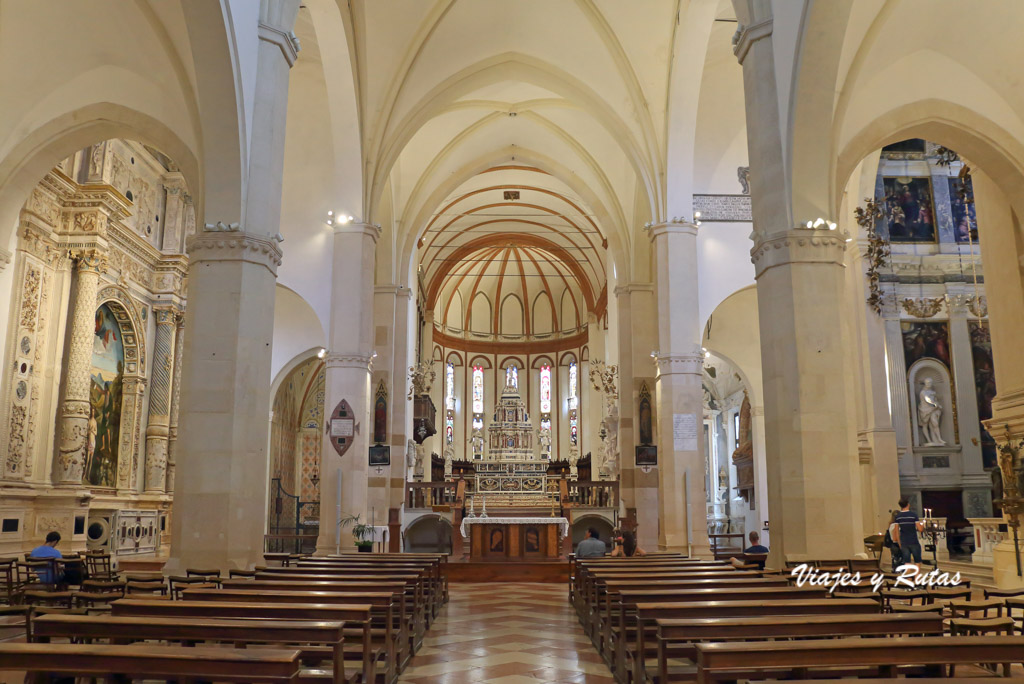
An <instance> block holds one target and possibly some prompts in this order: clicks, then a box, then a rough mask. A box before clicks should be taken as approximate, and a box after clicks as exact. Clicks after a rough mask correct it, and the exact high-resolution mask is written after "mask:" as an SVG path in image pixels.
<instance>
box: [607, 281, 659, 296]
mask: <svg viewBox="0 0 1024 684" xmlns="http://www.w3.org/2000/svg"><path fill="white" fill-rule="evenodd" d="M634 292H654V283H626V284H624V285H616V286H615V288H614V289H613V290H612V294H614V295H615V296H616V297H621V296H623V295H630V294H633V293H634Z"/></svg>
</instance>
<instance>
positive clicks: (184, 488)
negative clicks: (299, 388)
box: [164, 0, 299, 573]
mask: <svg viewBox="0 0 1024 684" xmlns="http://www.w3.org/2000/svg"><path fill="white" fill-rule="evenodd" d="M298 9H299V2H298V0H276V1H274V2H271V1H270V0H261V2H260V15H259V25H258V37H259V44H258V47H257V49H258V53H257V62H256V63H257V73H256V78H255V81H254V86H255V88H254V91H255V94H254V100H253V106H252V119H251V126H250V128H249V131H248V132H247V133H248V138H247V144H248V163H247V166H246V168H245V170H244V171H245V177H244V179H243V183H244V185H245V187H244V188H242V192H241V196H242V197H244V198H245V200H244V202H245V204H244V207H242V214H241V220H239V219H238V218H236V217H234V216H228V217H220V216H209V215H207V216H206V217H205V220H204V221H203V222H202V224H203V226H204V227H203V228H201V229H200V230H199V231H197V232H196V233H195V234H194V235H192V236H191V237H190V238H189V239H188V240H187V248H188V254H189V270H188V308H187V309H186V314H185V316H186V320H185V327H186V328H187V329H188V331H189V334H188V335H187V336H186V338H185V344H184V349H183V358H182V374H181V413H180V431H179V435H178V440H177V447H178V448H177V450H176V451H177V453H176V472H175V480H176V481H175V500H174V515H175V520H174V525H172V531H171V533H172V534H171V557H170V559H169V560H168V563H167V565H166V566H165V567H164V569H165V570H166V571H168V572H172V573H174V572H177V573H180V572H181V571H183V570H184V569H185V568H188V567H217V568H221V569H222V570H224V569H228V568H239V567H251V566H252V565H254V564H255V563H258V562H262V560H263V544H264V542H263V534H264V531H265V529H266V521H267V486H268V478H267V461H268V457H269V455H268V452H267V445H268V438H267V432H268V425H267V419H266V416H267V412H268V411H269V408H270V381H271V378H270V363H271V352H272V348H271V347H272V343H273V334H274V295H275V288H276V284H277V268H278V267H279V266H280V265H281V250H280V248H279V247H278V240H277V239H275V236H276V235H277V234H278V233H279V232H280V222H281V179H282V175H283V170H284V135H285V119H286V114H287V107H286V105H287V101H288V76H289V69H290V68H291V66H292V64H294V62H295V59H296V53H297V50H298V44H297V41H296V40H295V39H294V35H293V34H292V33H291V27H292V26H293V24H294V22H295V16H296V14H297V13H298ZM218 180H219V179H208V186H209V184H213V186H215V185H216V183H217V182H218ZM186 204H187V202H186ZM187 211H188V209H187V207H186V212H187ZM186 218H187V217H186ZM186 223H187V221H186Z"/></svg>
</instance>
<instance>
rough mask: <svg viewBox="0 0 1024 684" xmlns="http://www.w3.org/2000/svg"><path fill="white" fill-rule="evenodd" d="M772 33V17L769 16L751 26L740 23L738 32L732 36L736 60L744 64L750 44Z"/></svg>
mask: <svg viewBox="0 0 1024 684" xmlns="http://www.w3.org/2000/svg"><path fill="white" fill-rule="evenodd" d="M770 35H772V19H771V17H769V18H768V19H765V20H763V21H759V22H757V23H756V24H751V25H750V26H744V25H743V24H739V25H738V26H737V27H736V33H735V34H733V37H732V53H733V54H734V55H736V61H738V62H739V63H740V64H743V60H744V59H746V58H747V54H748V53H749V52H750V46H752V45H753V44H754V43H755V42H757V41H759V40H761V39H762V38H767V37H768V36H770Z"/></svg>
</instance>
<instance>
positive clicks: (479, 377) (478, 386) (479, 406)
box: [473, 366, 484, 413]
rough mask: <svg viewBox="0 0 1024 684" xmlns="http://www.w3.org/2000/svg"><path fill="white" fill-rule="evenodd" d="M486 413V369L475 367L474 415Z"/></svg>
mask: <svg viewBox="0 0 1024 684" xmlns="http://www.w3.org/2000/svg"><path fill="white" fill-rule="evenodd" d="M483 412H484V369H483V367H481V366H473V413H483Z"/></svg>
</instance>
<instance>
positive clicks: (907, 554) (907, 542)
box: [895, 497, 924, 564]
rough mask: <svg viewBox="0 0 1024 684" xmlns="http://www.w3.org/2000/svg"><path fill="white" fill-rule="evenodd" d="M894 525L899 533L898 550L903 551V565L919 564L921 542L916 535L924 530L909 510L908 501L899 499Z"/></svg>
mask: <svg viewBox="0 0 1024 684" xmlns="http://www.w3.org/2000/svg"><path fill="white" fill-rule="evenodd" d="M895 522H896V524H897V525H898V526H899V531H900V549H901V550H902V551H903V562H904V563H911V562H913V563H917V564H920V563H921V541H920V540H919V539H918V538H917V533H918V532H921V531H922V530H924V523H922V522H921V519H920V518H918V517H917V513H914V512H913V511H912V510H910V500H909V499H907V497H903V498H902V499H900V512H899V513H897V514H896V520H895Z"/></svg>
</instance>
